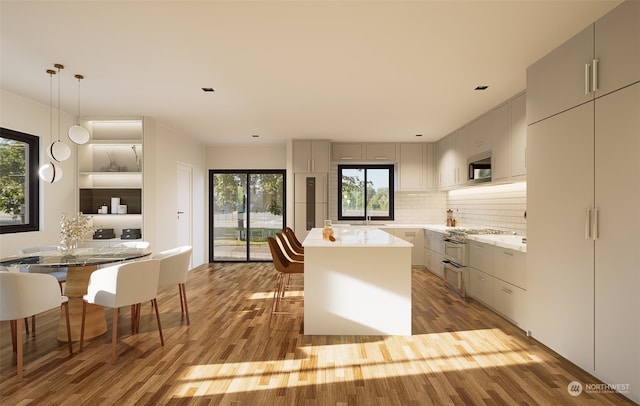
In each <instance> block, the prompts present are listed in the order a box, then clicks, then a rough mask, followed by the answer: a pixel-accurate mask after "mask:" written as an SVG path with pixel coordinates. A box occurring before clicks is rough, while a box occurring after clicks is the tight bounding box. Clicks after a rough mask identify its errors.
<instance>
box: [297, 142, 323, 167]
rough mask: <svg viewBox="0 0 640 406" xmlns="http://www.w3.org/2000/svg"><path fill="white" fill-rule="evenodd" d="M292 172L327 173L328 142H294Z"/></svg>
mask: <svg viewBox="0 0 640 406" xmlns="http://www.w3.org/2000/svg"><path fill="white" fill-rule="evenodd" d="M293 171H294V172H318V173H328V172H329V141H324V140H312V141H307V140H294V141H293Z"/></svg>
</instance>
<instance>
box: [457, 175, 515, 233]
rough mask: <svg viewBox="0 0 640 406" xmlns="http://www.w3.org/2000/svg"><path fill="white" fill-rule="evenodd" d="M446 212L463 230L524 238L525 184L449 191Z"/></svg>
mask: <svg viewBox="0 0 640 406" xmlns="http://www.w3.org/2000/svg"><path fill="white" fill-rule="evenodd" d="M447 208H448V209H451V210H453V216H454V217H457V218H458V221H459V223H460V225H461V226H463V227H465V226H471V227H473V226H477V225H481V226H485V227H492V228H496V229H498V230H503V231H509V232H515V233H516V234H518V235H527V221H526V219H525V217H524V216H525V212H526V210H527V184H526V182H519V183H510V184H505V185H490V186H476V187H472V188H466V189H460V190H452V191H450V192H449V193H448V194H447Z"/></svg>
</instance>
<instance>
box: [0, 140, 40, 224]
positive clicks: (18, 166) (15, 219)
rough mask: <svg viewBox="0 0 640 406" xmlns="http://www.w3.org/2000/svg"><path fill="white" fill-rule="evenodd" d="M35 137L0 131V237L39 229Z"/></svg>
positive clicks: (36, 142) (36, 141)
mask: <svg viewBox="0 0 640 406" xmlns="http://www.w3.org/2000/svg"><path fill="white" fill-rule="evenodd" d="M39 145H40V144H39V140H38V137H36V136H34V135H29V134H24V133H21V132H18V131H13V130H8V129H6V128H0V234H5V233H20V232H24V231H37V230H38V229H39V226H40V225H39V200H40V199H39V182H38V157H39V156H40V147H39Z"/></svg>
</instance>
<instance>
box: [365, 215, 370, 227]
mask: <svg viewBox="0 0 640 406" xmlns="http://www.w3.org/2000/svg"><path fill="white" fill-rule="evenodd" d="M369 223H371V216H367V217H365V221H364V224H366V225H369Z"/></svg>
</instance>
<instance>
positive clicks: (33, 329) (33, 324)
mask: <svg viewBox="0 0 640 406" xmlns="http://www.w3.org/2000/svg"><path fill="white" fill-rule="evenodd" d="M27 334H29V331H28V329H27ZM35 336H36V315H35V314H34V315H33V316H31V337H35Z"/></svg>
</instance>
